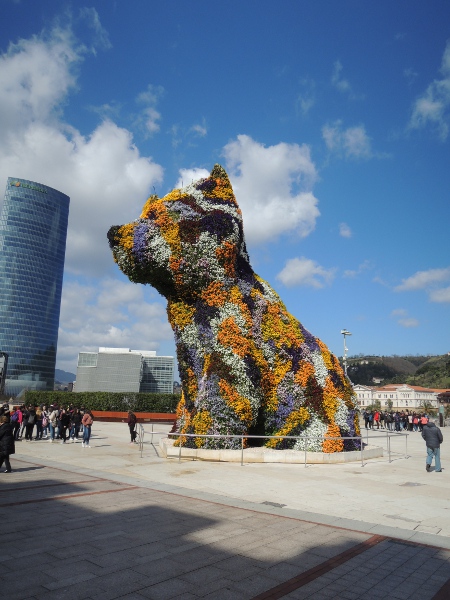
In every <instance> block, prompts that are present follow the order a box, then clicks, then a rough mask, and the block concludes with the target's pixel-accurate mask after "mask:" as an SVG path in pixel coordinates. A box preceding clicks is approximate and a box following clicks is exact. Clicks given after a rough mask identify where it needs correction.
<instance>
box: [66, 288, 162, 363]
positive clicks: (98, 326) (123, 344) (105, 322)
mask: <svg viewBox="0 0 450 600" xmlns="http://www.w3.org/2000/svg"><path fill="white" fill-rule="evenodd" d="M146 294H147V290H146V288H144V287H143V286H138V285H134V284H132V283H129V282H123V281H118V280H116V279H109V278H105V279H103V280H101V281H100V282H99V283H98V284H97V285H95V286H94V285H83V284H80V283H79V282H69V283H66V284H65V285H64V288H63V295H62V301H61V319H60V323H61V325H60V329H59V339H58V366H59V367H60V368H62V369H65V370H68V371H73V369H74V368H75V366H74V365H75V359H76V357H77V355H78V353H79V352H93V351H97V350H98V347H99V346H106V347H112V348H114V347H118V348H131V349H134V350H157V349H158V348H159V346H160V344H161V343H162V342H165V341H168V340H172V338H173V333H172V330H171V328H170V325H169V323H168V321H167V316H166V311H165V307H164V305H163V303H162V302H148V301H147V298H146ZM149 340H151V341H149Z"/></svg>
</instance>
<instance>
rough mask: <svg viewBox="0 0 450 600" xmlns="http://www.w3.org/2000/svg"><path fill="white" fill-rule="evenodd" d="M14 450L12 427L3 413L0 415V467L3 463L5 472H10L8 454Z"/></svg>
mask: <svg viewBox="0 0 450 600" xmlns="http://www.w3.org/2000/svg"><path fill="white" fill-rule="evenodd" d="M15 451H16V448H15V446H14V435H13V428H12V426H11V424H10V423H9V422H8V418H7V417H6V416H4V415H3V416H2V417H0V468H1V467H2V465H3V463H5V467H6V471H5V473H11V463H10V462H9V456H10V454H14V453H15Z"/></svg>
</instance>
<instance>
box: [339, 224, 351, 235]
mask: <svg viewBox="0 0 450 600" xmlns="http://www.w3.org/2000/svg"><path fill="white" fill-rule="evenodd" d="M339 235H340V236H341V237H344V238H351V237H352V230H351V229H350V227H349V226H348V225H347V223H339Z"/></svg>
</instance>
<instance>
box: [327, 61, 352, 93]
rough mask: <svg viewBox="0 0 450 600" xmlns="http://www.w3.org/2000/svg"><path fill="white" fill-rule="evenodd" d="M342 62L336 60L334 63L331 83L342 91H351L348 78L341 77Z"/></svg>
mask: <svg viewBox="0 0 450 600" xmlns="http://www.w3.org/2000/svg"><path fill="white" fill-rule="evenodd" d="M342 69H343V66H342V63H341V61H340V60H337V61H335V63H334V65H333V74H332V75H331V83H332V84H333V85H334V87H335V88H337V89H338V90H339V91H340V92H346V93H348V92H351V86H350V83H349V82H348V80H347V79H343V78H342V77H341V73H342Z"/></svg>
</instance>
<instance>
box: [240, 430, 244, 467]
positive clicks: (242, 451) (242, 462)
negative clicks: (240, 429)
mask: <svg viewBox="0 0 450 600" xmlns="http://www.w3.org/2000/svg"><path fill="white" fill-rule="evenodd" d="M243 466H244V436H243V435H241V467H243Z"/></svg>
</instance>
